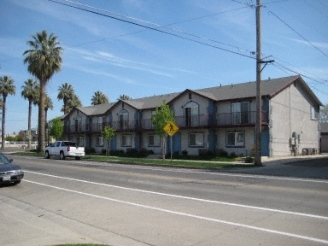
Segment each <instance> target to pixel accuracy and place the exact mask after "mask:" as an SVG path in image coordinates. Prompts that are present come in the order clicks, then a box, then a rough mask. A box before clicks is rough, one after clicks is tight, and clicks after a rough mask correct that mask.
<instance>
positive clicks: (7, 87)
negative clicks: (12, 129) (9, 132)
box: [0, 75, 16, 149]
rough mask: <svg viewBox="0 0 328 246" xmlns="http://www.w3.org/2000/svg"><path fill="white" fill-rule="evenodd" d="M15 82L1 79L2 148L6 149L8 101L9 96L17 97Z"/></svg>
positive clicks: (9, 78) (8, 78)
mask: <svg viewBox="0 0 328 246" xmlns="http://www.w3.org/2000/svg"><path fill="white" fill-rule="evenodd" d="M15 93H16V87H15V81H14V80H13V79H12V78H11V77H9V76H6V75H5V76H3V77H0V94H1V95H2V126H1V127H2V134H1V137H2V146H1V148H2V149H4V148H5V129H6V101H7V96H8V95H15Z"/></svg>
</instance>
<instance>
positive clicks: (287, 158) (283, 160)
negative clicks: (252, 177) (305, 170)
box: [262, 153, 328, 164]
mask: <svg viewBox="0 0 328 246" xmlns="http://www.w3.org/2000/svg"><path fill="white" fill-rule="evenodd" d="M327 157H328V153H322V154H316V155H298V156H278V157H267V156H265V157H262V163H264V164H275V163H288V162H294V161H297V160H312V159H317V158H327Z"/></svg>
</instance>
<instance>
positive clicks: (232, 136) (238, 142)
mask: <svg viewBox="0 0 328 246" xmlns="http://www.w3.org/2000/svg"><path fill="white" fill-rule="evenodd" d="M244 146H245V133H244V132H227V133H226V147H244Z"/></svg>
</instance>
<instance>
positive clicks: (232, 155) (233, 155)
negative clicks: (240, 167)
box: [229, 152, 237, 158]
mask: <svg viewBox="0 0 328 246" xmlns="http://www.w3.org/2000/svg"><path fill="white" fill-rule="evenodd" d="M229 157H230V158H236V157H237V154H236V153H235V152H231V153H230V155H229Z"/></svg>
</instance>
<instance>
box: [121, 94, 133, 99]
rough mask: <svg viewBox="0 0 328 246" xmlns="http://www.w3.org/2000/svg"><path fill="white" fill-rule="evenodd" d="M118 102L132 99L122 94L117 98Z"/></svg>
mask: <svg viewBox="0 0 328 246" xmlns="http://www.w3.org/2000/svg"><path fill="white" fill-rule="evenodd" d="M118 100H132V97H130V96H128V95H125V94H122V95H120V97H119V98H118Z"/></svg>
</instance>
